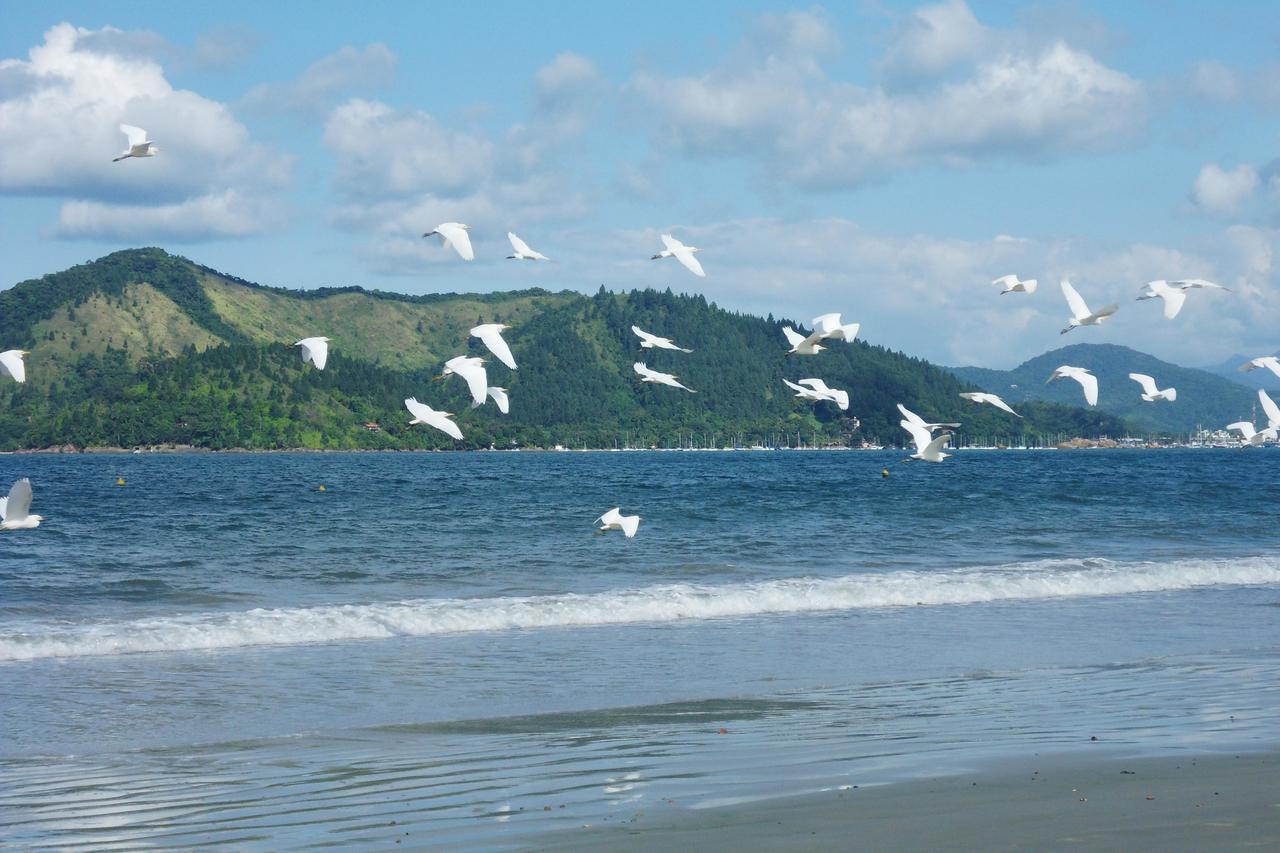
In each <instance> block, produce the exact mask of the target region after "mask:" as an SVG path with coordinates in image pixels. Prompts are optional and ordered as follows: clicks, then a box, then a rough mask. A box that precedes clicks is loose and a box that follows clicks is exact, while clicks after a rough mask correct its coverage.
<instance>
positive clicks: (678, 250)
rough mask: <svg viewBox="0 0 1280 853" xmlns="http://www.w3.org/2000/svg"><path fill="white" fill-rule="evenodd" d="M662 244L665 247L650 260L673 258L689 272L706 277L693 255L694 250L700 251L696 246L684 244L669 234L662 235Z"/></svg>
mask: <svg viewBox="0 0 1280 853" xmlns="http://www.w3.org/2000/svg"><path fill="white" fill-rule="evenodd" d="M662 245H664V246H666V247H667V248H665V249H663V250H662V251H661V252H659V253H658V254H656V255H654V256H653V257H652V258H650V260H653V261H656V260H658V258H675V259H676V260H677V261H679V262H680V263H682V264H684V266H685V268H686V269H688V270H689V272H691V273H693V274H694V275H696V276H698V277H700V278H706V275H707V274H706V273H705V272H703V271H702V264H700V263H698V259H697V258H695V257H694V256H693V254H694V252H701V251H702V250H701V249H699V248H698V247H697V246H686V245H685V244H684V243H681V242H680V241H679V240H677V239H676V238H675V237H672V236H671V235H670V234H663V235H662Z"/></svg>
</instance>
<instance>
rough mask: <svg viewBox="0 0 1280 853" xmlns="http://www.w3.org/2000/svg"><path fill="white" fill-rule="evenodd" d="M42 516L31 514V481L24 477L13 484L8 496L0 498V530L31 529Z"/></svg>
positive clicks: (37, 523)
mask: <svg viewBox="0 0 1280 853" xmlns="http://www.w3.org/2000/svg"><path fill="white" fill-rule="evenodd" d="M42 521H44V516H41V515H31V481H30V480H28V479H27V478H26V477H23V478H22V479H21V480H19V481H18V482H16V483H14V484H13V487H12V488H10V489H9V497H7V498H0V530H31V529H32V528H35V527H39V526H40V522H42Z"/></svg>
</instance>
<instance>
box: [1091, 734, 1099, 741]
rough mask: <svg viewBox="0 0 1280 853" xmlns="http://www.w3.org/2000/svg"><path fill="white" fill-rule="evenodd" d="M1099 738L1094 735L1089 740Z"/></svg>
mask: <svg viewBox="0 0 1280 853" xmlns="http://www.w3.org/2000/svg"><path fill="white" fill-rule="evenodd" d="M1097 739H1098V736H1097V735H1094V736H1093V737H1091V738H1089V740H1097Z"/></svg>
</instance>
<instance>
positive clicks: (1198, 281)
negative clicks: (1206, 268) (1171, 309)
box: [1169, 278, 1231, 292]
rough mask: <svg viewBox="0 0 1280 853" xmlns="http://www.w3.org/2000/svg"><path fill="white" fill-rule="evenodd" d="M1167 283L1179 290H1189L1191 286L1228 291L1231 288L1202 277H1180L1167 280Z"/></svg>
mask: <svg viewBox="0 0 1280 853" xmlns="http://www.w3.org/2000/svg"><path fill="white" fill-rule="evenodd" d="M1169 284H1171V285H1173V286H1174V287H1177V288H1179V289H1181V290H1190V289H1191V288H1211V289H1213V290H1225V291H1228V292H1230V290H1231V288H1229V287H1223V286H1222V285H1220V284H1214V283H1213V282H1211V281H1205V280H1204V279H1202V278H1180V279H1178V280H1176V281H1171V282H1169Z"/></svg>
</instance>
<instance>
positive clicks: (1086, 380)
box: [1071, 372, 1098, 406]
mask: <svg viewBox="0 0 1280 853" xmlns="http://www.w3.org/2000/svg"><path fill="white" fill-rule="evenodd" d="M1071 378H1072V379H1074V380H1075V381H1077V382H1079V383H1080V387H1081V388H1083V389H1084V399H1085V402H1086V403H1088V404H1089V405H1090V406H1096V405H1098V377H1096V376H1094V375H1093V374H1092V373H1084V372H1081V373H1076V374H1074V375H1073V376H1072V377H1071Z"/></svg>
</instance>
